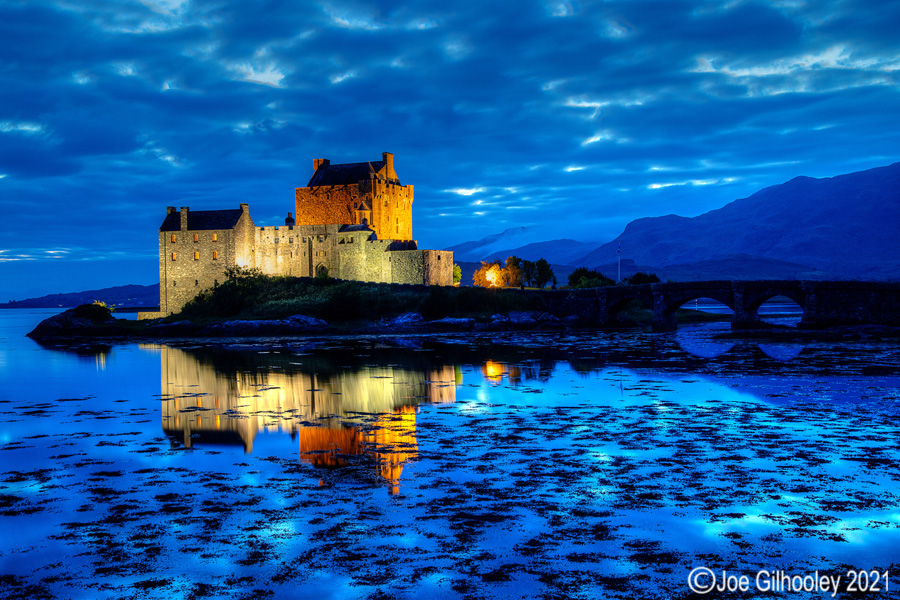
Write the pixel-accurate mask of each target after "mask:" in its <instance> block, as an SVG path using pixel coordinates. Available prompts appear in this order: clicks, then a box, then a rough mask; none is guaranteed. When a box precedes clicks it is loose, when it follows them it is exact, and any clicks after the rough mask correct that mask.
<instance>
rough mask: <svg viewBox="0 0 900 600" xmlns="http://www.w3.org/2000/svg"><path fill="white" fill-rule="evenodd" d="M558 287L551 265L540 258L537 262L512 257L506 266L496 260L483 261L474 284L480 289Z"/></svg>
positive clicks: (507, 260)
mask: <svg viewBox="0 0 900 600" xmlns="http://www.w3.org/2000/svg"><path fill="white" fill-rule="evenodd" d="M548 283H552V284H553V285H556V275H554V274H553V269H552V268H550V263H548V262H547V261H546V260H545V259H543V258H540V259H538V260H536V261H530V260H523V259H521V258H519V257H518V256H510V257H509V258H507V259H506V264H505V265H504V264H503V262H501V261H500V259H499V258H496V259H494V260H492V261H481V268H479V269H478V270H477V271H475V276H474V284H475V285H476V286H479V287H522V286H525V287H538V288H542V287H546V286H547V284H548Z"/></svg>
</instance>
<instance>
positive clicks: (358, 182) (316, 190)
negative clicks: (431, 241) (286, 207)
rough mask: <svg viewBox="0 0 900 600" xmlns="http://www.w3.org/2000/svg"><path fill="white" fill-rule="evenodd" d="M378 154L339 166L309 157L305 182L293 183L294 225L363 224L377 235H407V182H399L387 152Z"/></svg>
mask: <svg viewBox="0 0 900 600" xmlns="http://www.w3.org/2000/svg"><path fill="white" fill-rule="evenodd" d="M381 158H382V159H381V160H380V161H372V162H362V163H347V164H342V165H333V164H331V161H329V160H328V159H326V158H317V159H315V160H314V161H313V169H314V173H313V176H312V178H311V179H310V180H309V184H308V185H307V186H306V187H302V188H296V207H297V211H296V212H297V225H325V224H328V223H352V224H356V225H361V224H366V225H368V226H369V227H370V228H372V229H373V230H374V231H375V234H376V235H377V236H378V238H379V239H392V240H401V241H406V240H412V239H413V230H412V203H413V186H411V185H402V184H401V183H400V180H399V179H398V178H397V172H396V171H394V155H393V154H391V153H390V152H384V153H383V154H382V155H381Z"/></svg>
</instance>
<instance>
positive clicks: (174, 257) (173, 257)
mask: <svg viewBox="0 0 900 600" xmlns="http://www.w3.org/2000/svg"><path fill="white" fill-rule="evenodd" d="M176 258H178V255H177V254H175V253H174V252H173V253H172V260H175V259H176Z"/></svg>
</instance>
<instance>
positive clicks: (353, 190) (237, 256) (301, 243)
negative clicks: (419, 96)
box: [138, 152, 453, 319]
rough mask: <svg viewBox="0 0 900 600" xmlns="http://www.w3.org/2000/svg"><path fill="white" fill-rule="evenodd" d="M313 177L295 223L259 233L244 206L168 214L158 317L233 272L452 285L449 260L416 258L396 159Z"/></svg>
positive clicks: (300, 192)
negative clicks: (243, 270)
mask: <svg viewBox="0 0 900 600" xmlns="http://www.w3.org/2000/svg"><path fill="white" fill-rule="evenodd" d="M313 169H314V172H313V176H312V178H311V179H310V180H309V184H308V185H307V186H306V187H302V188H297V189H296V190H295V210H296V215H297V218H296V220H295V219H294V217H293V215H292V214H291V213H288V216H287V218H286V219H285V221H284V226H281V227H257V226H256V225H255V224H254V223H253V219H251V218H250V210H249V206H248V205H247V204H241V205H240V208H237V209H227V210H200V211H197V210H195V211H191V210H190V208H188V207H182V208H181V209H180V210H176V209H175V208H174V207H172V206H169V207H167V208H166V218H165V219H164V220H163V223H162V225H161V226H160V228H159V312H142V313H139V314H138V318H139V319H153V318H158V317H164V316H168V315H171V314H174V313H176V312H178V311H180V310H181V308H182V307H183V306H184V305H185V304H187V303H188V302H189V301H190V300H192V299H193V298H194V297H195V296H196V295H197V293H198V292H200V291H201V290H204V289H206V288H209V287H213V286H215V285H217V284H218V283H219V282H220V281H224V280H225V270H226V269H228V268H230V267H247V268H257V269H259V270H261V271H262V272H263V273H265V274H267V275H287V276H292V277H314V276H316V275H321V274H327V275H328V276H330V277H335V278H338V279H352V280H356V281H371V282H380V283H406V284H419V285H452V284H453V253H452V252H447V251H444V250H419V249H418V247H417V245H416V241H415V240H414V239H413V237H412V203H413V186H411V185H402V184H401V183H400V180H399V179H398V178H397V173H396V171H394V156H393V154H391V153H389V152H385V153H383V154H382V160H380V161H373V162H364V163H349V164H341V165H332V164H331V161H329V160H327V159H316V160H314V161H313Z"/></svg>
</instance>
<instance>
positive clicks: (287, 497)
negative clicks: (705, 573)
mask: <svg viewBox="0 0 900 600" xmlns="http://www.w3.org/2000/svg"><path fill="white" fill-rule="evenodd" d="M40 316H41V315H35V314H33V313H25V312H24V311H4V312H3V313H0V319H2V323H3V329H2V333H0V337H2V340H0V444H2V446H0V536H2V539H3V543H2V545H0V595H2V596H3V597H9V598H54V597H58V598H269V597H272V598H428V597H445V598H504V597H510V598H602V597H607V598H657V597H693V596H692V592H691V590H690V588H689V587H688V584H687V577H688V574H689V573H690V572H691V570H692V569H695V568H697V567H707V568H709V569H712V570H713V571H714V572H717V573H721V572H722V571H726V572H728V573H730V574H734V575H738V576H739V575H748V576H750V578H751V581H753V578H754V577H755V576H756V574H757V572H759V571H781V572H784V573H786V574H788V575H792V576H793V575H808V574H813V573H815V572H819V573H820V574H832V575H837V574H840V575H845V574H846V572H847V571H850V570H860V569H864V570H867V571H876V572H878V573H884V572H888V577H893V579H894V580H893V581H889V584H888V585H890V586H891V588H892V589H891V591H895V590H896V589H900V564H898V563H900V560H898V558H897V556H898V554H897V548H900V492H898V491H897V490H898V489H900V487H898V484H900V468H898V458H900V443H898V440H900V436H898V433H900V431H898V418H897V417H898V402H900V385H898V384H900V344H898V343H897V342H884V341H882V342H877V343H876V342H865V341H847V342H827V343H826V342H809V343H805V344H803V343H797V342H791V343H747V342H734V341H723V340H717V339H716V338H715V337H714V335H715V333H716V332H717V331H720V328H721V327H727V324H715V325H710V326H698V327H689V328H683V329H682V330H680V331H679V332H677V333H674V334H665V335H660V334H645V333H640V332H628V333H613V334H610V333H598V332H578V333H546V334H542V333H527V334H524V333H523V334H515V333H508V334H491V335H488V336H482V337H478V336H465V335H442V336H429V337H418V336H405V337H393V338H392V337H353V338H351V337H348V338H294V339H290V340H259V341H255V342H248V341H237V340H233V341H231V342H229V341H228V340H225V341H222V340H217V341H216V343H215V344H214V345H206V344H204V343H202V342H193V343H187V342H180V343H174V342H173V343H169V344H152V345H143V344H134V343H125V344H118V345H85V346H79V345H77V344H76V345H61V346H40V345H38V344H36V343H34V342H32V341H31V340H28V339H25V338H24V337H22V336H23V335H24V333H25V332H26V331H28V328H29V325H30V326H33V325H34V323H35V322H36V321H37V320H38V319H39V318H40ZM44 316H45V315H44ZM846 584H847V580H846V577H845V579H844V582H843V585H844V587H843V588H842V589H841V590H840V591H839V592H838V593H837V594H836V596H837V597H857V596H856V595H854V594H852V593H851V592H850V591H848V590H847V589H846ZM758 595H764V594H759V593H758V590H756V589H753V590H751V591H750V592H740V591H737V592H733V593H715V594H714V596H715V597H729V596H730V597H754V596H758ZM779 595H781V596H785V597H792V598H793V597H823V594H821V593H812V592H811V593H790V594H787V593H778V594H775V596H779ZM824 595H825V596H830V595H831V594H830V593H828V594H824ZM888 595H889V594H887V593H885V592H880V593H877V594H875V596H876V597H881V596H884V597H887V596H888Z"/></svg>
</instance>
